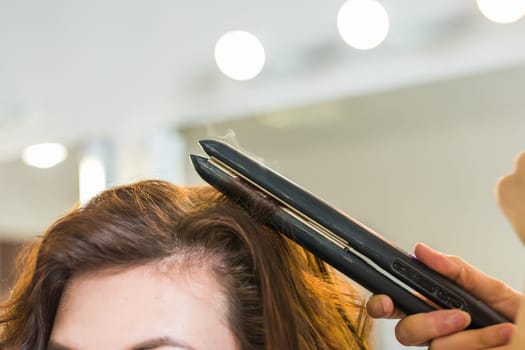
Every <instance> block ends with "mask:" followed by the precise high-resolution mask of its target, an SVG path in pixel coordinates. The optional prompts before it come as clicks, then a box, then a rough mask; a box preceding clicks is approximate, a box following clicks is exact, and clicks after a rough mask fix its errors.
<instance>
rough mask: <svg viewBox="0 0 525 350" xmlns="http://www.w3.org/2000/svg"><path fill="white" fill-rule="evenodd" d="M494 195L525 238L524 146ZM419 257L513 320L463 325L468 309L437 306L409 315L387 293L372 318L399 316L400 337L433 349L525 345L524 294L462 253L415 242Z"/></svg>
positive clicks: (375, 303) (371, 304) (374, 305)
mask: <svg viewBox="0 0 525 350" xmlns="http://www.w3.org/2000/svg"><path fill="white" fill-rule="evenodd" d="M496 199H497V201H498V204H499V206H500V208H501V210H502V211H503V213H504V214H505V216H506V217H507V219H508V220H509V222H510V224H511V225H512V227H513V228H514V230H515V231H516V233H517V234H518V236H519V237H520V239H521V240H522V242H525V152H523V153H521V154H520V155H519V156H518V157H517V158H516V160H515V163H514V169H513V170H512V172H511V173H509V174H508V175H505V176H503V177H502V178H501V179H500V180H499V181H498V183H497V185H496ZM414 253H415V255H416V256H417V258H418V260H420V261H421V262H423V263H424V264H426V265H427V266H429V267H430V268H432V269H434V270H436V271H437V272H439V273H441V274H443V275H445V276H447V277H448V278H450V279H451V280H453V281H455V282H456V283H457V284H459V285H460V286H462V287H463V288H465V289H466V290H468V291H469V292H471V293H472V294H473V295H476V296H477V297H479V298H480V299H481V300H484V301H485V302H486V303H487V304H488V305H490V306H492V307H493V308H494V309H495V310H497V311H499V312H501V313H502V314H503V315H505V316H507V317H508V318H509V319H512V320H516V325H514V324H511V323H505V324H500V325H496V326H491V327H486V328H483V329H479V330H464V329H465V328H466V327H467V325H468V324H469V323H470V317H469V315H468V314H466V313H464V312H461V311H459V310H439V311H434V312H429V313H426V314H417V315H411V316H406V315H404V314H402V313H401V312H400V311H399V310H397V309H395V307H394V304H393V302H392V300H391V299H390V298H389V297H387V296H385V295H374V296H372V297H371V298H370V300H369V301H368V303H367V310H368V313H369V314H370V316H372V317H374V318H400V319H401V320H400V321H399V322H398V324H397V325H396V337H397V339H398V341H399V342H400V343H401V344H403V345H407V346H417V345H428V346H429V349H431V350H484V349H485V350H488V349H490V350H519V349H521V350H523V349H525V295H523V294H521V293H518V292H516V291H514V290H513V289H511V288H510V287H509V286H507V285H506V284H505V283H503V282H501V281H499V280H496V279H494V278H492V277H490V276H487V275H486V274H484V273H482V272H481V271H479V270H477V269H475V268H474V267H472V266H471V265H469V264H467V263H466V262H465V261H463V260H462V259H460V258H459V257H455V256H450V255H446V254H443V253H440V252H437V251H435V250H433V249H432V248H430V247H428V246H426V245H424V244H417V245H416V247H415V249H414Z"/></svg>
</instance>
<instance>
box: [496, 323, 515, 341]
mask: <svg viewBox="0 0 525 350" xmlns="http://www.w3.org/2000/svg"><path fill="white" fill-rule="evenodd" d="M513 334H514V327H512V326H511V325H502V326H501V328H500V329H499V335H500V337H501V340H502V341H504V342H505V343H508V342H510V340H511V338H512V335H513Z"/></svg>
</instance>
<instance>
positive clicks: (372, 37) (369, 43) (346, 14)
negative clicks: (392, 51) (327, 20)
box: [337, 0, 390, 50]
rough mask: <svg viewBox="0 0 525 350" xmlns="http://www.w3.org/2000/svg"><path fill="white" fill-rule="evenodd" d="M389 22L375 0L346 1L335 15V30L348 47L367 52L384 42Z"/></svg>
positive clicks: (383, 9)
mask: <svg viewBox="0 0 525 350" xmlns="http://www.w3.org/2000/svg"><path fill="white" fill-rule="evenodd" d="M389 26H390V20H389V18H388V14H387V12H386V10H385V8H384V7H383V5H381V4H380V3H379V2H377V1H375V0H348V1H346V2H345V3H344V4H343V5H342V6H341V8H340V9H339V12H338V14H337V29H338V30H339V34H340V35H341V37H342V38H343V40H344V41H345V42H346V43H347V44H348V45H350V46H352V47H354V48H356V49H360V50H368V49H372V48H374V47H376V46H377V45H379V44H381V43H382V42H383V40H385V38H386V35H387V34H388V28H389Z"/></svg>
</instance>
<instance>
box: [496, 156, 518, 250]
mask: <svg viewBox="0 0 525 350" xmlns="http://www.w3.org/2000/svg"><path fill="white" fill-rule="evenodd" d="M496 198H497V200H498V204H499V206H500V208H501V210H502V211H503V213H504V214H505V216H507V219H509V221H510V223H511V225H512V227H513V228H514V230H515V231H516V233H517V234H518V236H519V237H520V238H521V241H522V242H524V243H525V152H522V153H521V154H520V155H518V156H517V157H516V160H515V162H514V169H513V170H512V172H511V173H509V174H507V175H505V176H503V177H502V178H501V179H500V180H499V181H498V183H497V185H496Z"/></svg>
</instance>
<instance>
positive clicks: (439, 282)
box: [191, 140, 511, 328]
mask: <svg viewBox="0 0 525 350" xmlns="http://www.w3.org/2000/svg"><path fill="white" fill-rule="evenodd" d="M199 144H200V145H201V147H202V149H203V150H204V152H205V153H206V154H207V155H208V156H209V157H202V156H198V155H191V161H192V163H193V166H194V167H195V170H196V171H197V173H198V174H199V175H200V177H201V178H202V179H203V180H204V181H206V182H207V183H209V184H210V185H212V186H213V187H215V188H216V189H217V190H219V191H220V192H222V193H223V194H224V195H226V196H227V197H229V198H230V199H231V200H233V201H234V202H236V203H237V204H239V205H240V206H241V207H243V208H244V209H245V210H247V211H249V212H253V210H257V209H256V208H255V207H256V206H257V203H260V202H261V201H262V202H264V203H266V204H267V205H271V206H272V208H273V210H271V211H270V213H269V214H268V215H266V216H265V217H264V224H266V225H268V226H269V227H271V228H272V229H274V230H276V231H278V232H280V233H282V234H284V235H286V236H287V237H288V238H290V239H291V240H293V241H295V242H296V243H297V244H299V245H301V246H302V247H304V248H305V249H306V250H308V251H310V252H311V253H313V254H314V255H316V256H317V257H319V258H321V259H322V260H324V261H325V262H327V263H328V264H329V265H331V266H333V267H334V268H336V269H337V270H339V271H340V272H342V273H343V274H345V275H346V276H348V277H349V278H350V279H352V280H354V281H355V282H356V283H358V284H360V285H361V286H363V287H364V288H366V289H368V290H369V291H370V292H372V293H374V294H387V295H388V296H390V297H391V298H392V300H393V301H394V303H395V305H396V307H398V308H399V309H401V310H403V311H404V312H405V313H406V314H415V313H420V312H428V311H433V310H438V309H444V308H445V309H452V308H456V309H461V310H464V311H466V312H468V313H469V314H470V315H471V318H472V322H471V325H470V328H482V327H486V326H489V325H493V324H498V323H503V322H511V321H510V320H508V319H507V318H505V317H504V316H502V315H501V314H499V313H498V312H496V311H494V310H493V309H491V308H490V307H489V306H488V305H487V304H485V303H484V302H482V301H481V300H479V299H477V298H475V297H474V296H472V295H471V294H469V293H468V292H466V291H465V290H463V289H462V288H461V287H459V286H458V285H456V284H454V283H453V282H452V281H450V280H449V279H447V278H446V277H444V276H442V275H440V274H438V273H437V272H435V271H433V270H431V269H429V268H428V267H426V266H425V265H424V264H422V263H421V262H419V261H418V260H417V259H415V258H414V257H413V256H411V255H410V254H408V253H407V252H405V251H403V250H401V249H400V248H398V247H396V246H394V245H392V244H391V243H389V242H388V241H386V240H385V239H384V238H383V237H381V236H380V235H379V234H377V233H376V232H374V231H373V230H371V229H370V228H368V227H366V226H365V225H363V224H361V223H359V222H358V221H356V220H355V219H353V218H351V217H350V216H348V215H346V214H345V213H343V212H341V211H339V210H338V209H336V208H334V207H332V206H330V205H329V204H327V203H326V202H325V201H323V200H321V199H319V198H318V197H317V196H315V195H314V194H312V193H310V192H308V191H307V190H305V189H303V188H301V187H300V186H298V185H296V184H295V183H293V182H292V181H290V180H288V179H286V178H285V177H284V176H282V175H280V174H278V173H277V172H275V171H273V170H272V169H270V168H269V167H267V166H265V165H264V164H262V163H260V162H258V161H257V160H255V159H253V158H251V157H250V156H248V155H246V154H245V153H243V152H241V151H240V150H238V149H236V148H234V147H232V146H230V145H228V144H226V143H224V142H221V141H217V140H201V141H199Z"/></svg>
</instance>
